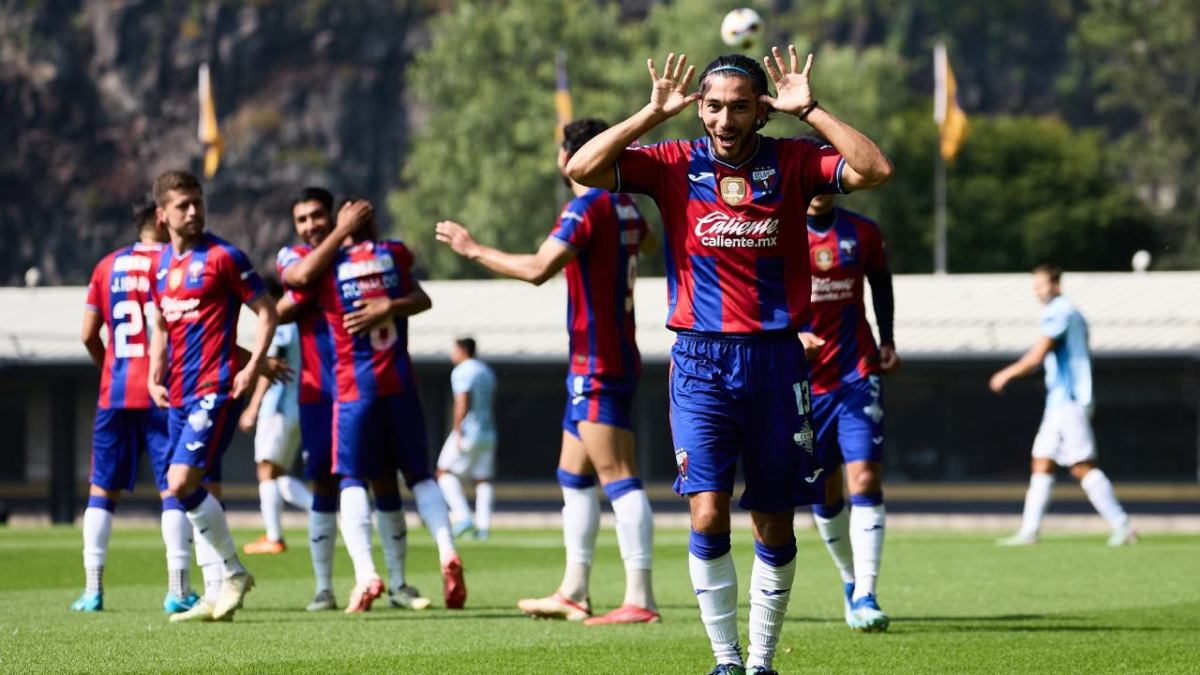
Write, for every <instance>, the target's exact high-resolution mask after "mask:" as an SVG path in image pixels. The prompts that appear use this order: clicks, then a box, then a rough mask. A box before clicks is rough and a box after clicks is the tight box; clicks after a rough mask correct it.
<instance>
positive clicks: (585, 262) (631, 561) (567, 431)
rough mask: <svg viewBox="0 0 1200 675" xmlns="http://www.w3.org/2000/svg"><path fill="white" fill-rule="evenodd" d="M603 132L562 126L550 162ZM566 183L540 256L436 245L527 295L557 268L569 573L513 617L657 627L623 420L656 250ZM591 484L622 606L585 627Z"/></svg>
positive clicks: (642, 495)
mask: <svg viewBox="0 0 1200 675" xmlns="http://www.w3.org/2000/svg"><path fill="white" fill-rule="evenodd" d="M606 128H608V125H607V124H605V123H604V122H602V121H600V120H595V119H581V120H576V121H574V122H571V123H570V124H567V125H566V126H565V127H564V129H563V142H562V146H561V147H560V148H559V151H558V167H559V171H560V172H562V171H563V170H564V168H565V167H566V164H567V161H568V160H569V159H570V158H571V156H572V155H574V154H575V152H576V151H578V150H579V148H581V147H582V146H583V145H584V144H585V143H587V142H588V141H589V140H590V139H592V138H593V137H595V136H596V135H597V134H599V133H600V132H602V131H604V130H605V129H606ZM563 180H564V181H566V182H567V184H568V185H569V186H570V188H571V190H572V192H574V194H575V197H574V198H573V199H572V200H571V201H570V202H569V203H568V204H567V205H566V206H565V208H564V209H563V211H562V214H561V215H560V216H559V218H558V223H557V224H556V225H555V226H554V229H553V230H552V231H551V232H550V236H548V237H547V238H546V240H545V241H544V242H543V243H542V245H541V247H540V248H538V251H537V253H534V254H532V255H530V254H524V255H522V254H512V253H505V252H503V251H498V250H496V249H494V248H489V247H487V246H483V245H481V244H479V243H477V242H476V241H475V240H474V239H472V238H471V235H470V233H469V232H468V231H467V229H466V228H465V227H463V226H462V225H460V224H458V223H455V222H452V221H443V222H440V223H438V224H437V238H438V241H442V242H445V243H446V244H449V245H450V247H451V248H452V249H454V252H455V253H458V254H459V255H461V256H464V257H466V258H469V259H471V260H474V261H476V262H478V263H479V264H481V265H483V266H484V267H487V268H488V269H490V270H492V271H493V272H496V273H497V274H502V275H504V276H506V277H511V278H513V279H521V280H522V281H528V282H530V283H532V284H536V285H540V284H542V283H544V282H545V281H546V280H547V279H549V278H550V277H552V276H554V275H555V274H558V271H559V270H561V269H564V268H566V276H567V333H568V335H569V336H570V349H569V352H570V356H569V358H570V364H569V367H568V375H567V406H566V411H565V413H564V415H563V423H562V424H563V437H562V451H561V453H560V456H559V463H558V482H559V485H561V486H562V492H563V542H564V544H565V546H566V549H567V566H566V571H565V572H564V574H563V579H562V583H561V584H560V585H559V587H558V590H557V591H555V592H554V593H553V594H551V595H549V596H547V597H545V598H528V599H524V600H521V601H520V602H519V603H518V605H517V606H518V607H520V608H521V610H522V611H524V612H525V613H526V614H529V615H530V616H534V617H550V618H560V619H568V620H571V621H584V622H585V623H588V624H592V625H595V624H607V623H649V622H656V621H659V620H660V616H659V614H658V607H657V605H656V604H655V602H654V590H653V587H652V584H651V567H652V565H651V563H652V549H653V538H654V520H653V515H652V514H651V512H650V500H649V499H648V498H647V497H646V491H645V490H644V489H643V488H642V481H641V479H639V478H638V476H637V462H636V461H635V457H634V438H633V431H632V428H633V420H632V418H631V415H630V410H631V408H632V405H633V394H634V391H635V390H636V388H637V382H638V375H639V374H640V372H641V355H640V354H639V353H638V348H637V340H636V328H635V325H634V312H633V284H634V280H635V279H636V278H637V255H638V252H639V251H653V250H654V248H655V246H656V242H655V239H654V236H653V235H652V234H651V233H650V230H649V229H648V228H647V227H646V221H645V220H644V219H643V218H642V214H641V213H640V212H639V211H638V209H637V206H636V205H634V203H633V200H632V199H630V198H629V197H627V196H623V195H614V194H610V193H609V192H608V191H607V190H597V189H591V188H588V187H586V186H584V185H581V184H579V183H576V182H575V181H572V180H570V179H568V178H567V177H566V174H565V173H564V174H563ZM597 476H598V477H599V479H600V485H601V486H602V487H603V488H604V492H605V494H607V495H608V499H609V502H610V503H611V504H612V509H613V515H614V516H615V517H616V525H617V543H618V545H619V546H620V549H621V558H622V559H623V560H624V563H625V599H624V602H623V603H622V605H621V606H620V607H618V608H616V609H614V610H613V611H611V612H609V613H608V614H605V615H604V616H598V617H591V614H592V609H591V600H590V598H589V590H588V589H589V577H590V574H591V568H592V560H593V558H594V555H595V550H596V534H597V532H598V531H599V528H600V504H599V501H598V495H597V492H596V478H597ZM589 617H591V618H589Z"/></svg>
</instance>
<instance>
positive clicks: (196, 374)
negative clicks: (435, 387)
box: [149, 171, 277, 621]
mask: <svg viewBox="0 0 1200 675" xmlns="http://www.w3.org/2000/svg"><path fill="white" fill-rule="evenodd" d="M154 201H155V203H156V204H157V205H158V211H157V214H158V220H159V222H160V223H162V224H164V225H165V226H166V229H167V233H168V235H169V236H170V243H169V244H168V245H167V247H166V249H165V250H164V251H163V253H162V256H161V258H160V261H159V264H158V267H157V268H156V272H155V279H156V283H155V284H152V285H151V288H152V289H153V291H152V293H151V298H152V299H153V301H154V304H155V306H156V309H157V312H156V313H155V330H154V332H153V334H152V335H151V341H150V373H149V389H150V396H151V398H153V400H154V402H155V404H156V405H158V406H159V407H161V408H170V413H169V414H170V417H169V420H168V428H169V434H170V440H169V452H170V466H169V467H168V469H167V492H168V494H169V495H170V496H171V497H174V498H175V499H177V500H179V502H180V503H181V504H182V505H183V508H184V510H185V511H186V512H187V516H188V520H190V521H191V523H192V526H193V527H194V528H195V531H196V535H197V536H196V546H197V552H196V558H197V561H198V562H200V564H201V571H202V572H203V573H204V576H205V597H204V598H202V599H201V600H200V602H198V603H196V605H195V606H194V607H192V608H191V609H190V610H188V611H186V612H183V613H180V614H174V615H172V616H171V620H172V621H190V620H212V621H220V620H227V619H232V618H233V612H234V610H236V609H237V608H238V607H240V606H241V605H242V600H243V598H244V597H245V595H246V593H247V592H248V591H249V590H250V589H251V588H253V586H254V577H252V576H251V575H250V573H249V572H247V571H246V568H245V567H244V566H243V565H242V563H241V561H240V560H239V559H238V554H237V546H236V545H235V544H234V543H233V537H232V536H230V534H229V525H228V523H227V522H226V521H225V510H224V509H223V508H222V506H221V503H220V502H219V501H218V499H219V497H220V488H221V458H222V456H223V455H224V454H225V450H226V448H227V447H228V446H229V441H230V440H231V438H232V435H233V431H234V429H236V427H237V417H238V415H239V413H240V410H241V404H240V403H239V402H238V400H237V399H238V397H239V396H241V395H242V394H244V393H246V391H247V390H248V388H249V387H250V386H252V385H253V384H254V382H255V378H256V377H257V376H258V375H260V374H267V373H268V369H267V361H266V352H267V348H268V347H269V346H270V344H271V338H272V336H273V335H274V333H275V324H276V322H277V316H276V313H275V305H274V303H272V302H271V299H270V297H268V296H267V294H266V287H265V286H264V285H263V281H262V279H261V278H260V277H259V276H258V273H257V272H255V271H254V268H253V267H252V266H251V265H250V261H249V260H248V259H247V258H246V254H245V253H242V251H240V250H238V249H237V248H236V247H234V246H233V245H232V244H230V243H229V242H227V241H224V240H222V239H219V238H217V237H215V236H213V235H212V234H210V233H207V232H205V231H204V224H205V218H204V216H205V209H204V195H203V192H202V191H201V188H200V181H199V180H197V179H196V177H195V176H193V175H191V174H189V173H184V172H182V171H168V172H166V173H164V174H162V175H160V176H159V177H158V178H156V179H155V181H154ZM242 304H246V305H248V306H249V307H250V308H251V309H252V310H253V311H254V313H255V315H256V317H257V320H258V322H257V326H256V330H255V335H254V348H253V349H252V350H251V352H250V355H249V358H248V359H247V360H246V363H245V364H244V365H239V361H240V359H239V351H238V348H237V323H238V314H239V311H240V309H241V305H242Z"/></svg>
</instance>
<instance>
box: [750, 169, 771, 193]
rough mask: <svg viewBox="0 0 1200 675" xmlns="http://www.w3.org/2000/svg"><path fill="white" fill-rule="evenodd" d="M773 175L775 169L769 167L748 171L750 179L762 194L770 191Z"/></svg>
mask: <svg viewBox="0 0 1200 675" xmlns="http://www.w3.org/2000/svg"><path fill="white" fill-rule="evenodd" d="M774 175H775V169H773V168H771V167H761V168H758V169H755V170H754V171H751V172H750V180H752V181H754V183H755V185H758V188H759V190H760V191H761V192H762V194H767V193H769V192H770V191H771V177H772V176H774Z"/></svg>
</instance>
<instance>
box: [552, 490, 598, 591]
mask: <svg viewBox="0 0 1200 675" xmlns="http://www.w3.org/2000/svg"><path fill="white" fill-rule="evenodd" d="M562 493H563V509H562V515H563V546H564V547H566V549H567V567H566V570H565V572H564V573H563V581H562V585H561V586H559V590H560V591H562V593H563V594H564V595H566V596H567V597H568V598H570V599H572V600H574V601H576V602H583V601H584V600H587V598H588V581H589V576H590V572H591V569H592V560H593V558H595V555H596V535H597V534H598V533H599V531H600V501H599V499H598V498H597V496H596V487H595V486H592V487H586V488H571V487H565V486H563V488H562Z"/></svg>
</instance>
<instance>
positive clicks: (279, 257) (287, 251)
mask: <svg viewBox="0 0 1200 675" xmlns="http://www.w3.org/2000/svg"><path fill="white" fill-rule="evenodd" d="M298 262H300V253H299V252H297V251H296V249H294V248H292V247H291V246H284V247H283V248H281V249H279V253H277V254H275V271H276V272H278V273H279V278H280V279H282V278H283V272H284V270H286V269H287V268H289V267H291V266H292V265H295V264H296V263H298Z"/></svg>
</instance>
